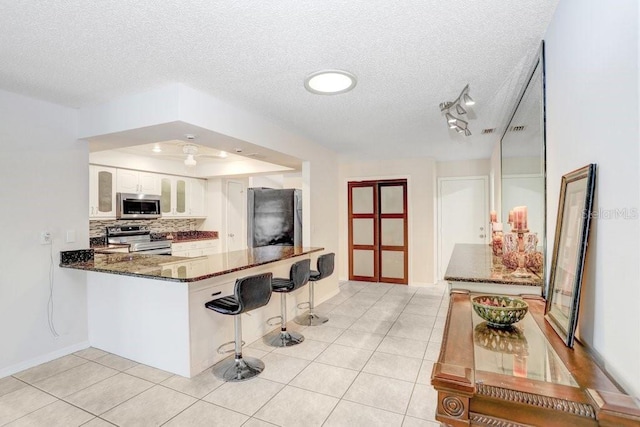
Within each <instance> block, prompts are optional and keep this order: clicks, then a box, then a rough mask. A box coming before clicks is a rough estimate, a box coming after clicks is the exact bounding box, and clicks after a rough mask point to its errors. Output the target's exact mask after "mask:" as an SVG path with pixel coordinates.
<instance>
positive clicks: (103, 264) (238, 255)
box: [60, 246, 323, 282]
mask: <svg viewBox="0 0 640 427" xmlns="http://www.w3.org/2000/svg"><path fill="white" fill-rule="evenodd" d="M322 250H323V248H314V247H293V246H265V247H261V248H253V249H245V250H240V251H233V252H225V253H221V254H215V255H208V256H202V257H197V258H184V257H176V256H166V255H141V254H135V253H114V254H101V253H95V252H94V251H93V250H92V249H88V250H79V251H66V252H61V257H60V259H61V262H60V267H63V268H72V269H76V270H85V271H97V272H101V273H111V274H119V275H125V276H134V277H143V278H147V279H158V280H166V281H170V282H196V281H199V280H204V279H208V278H210V277H215V276H222V275H224V274H228V273H233V272H235V271H240V270H245V269H248V268H252V267H257V266H259V265H263V264H269V263H272V262H276V261H281V260H285V259H289V258H295V257H298V256H302V255H307V254H310V253H313V252H319V251H322Z"/></svg>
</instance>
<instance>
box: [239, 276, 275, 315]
mask: <svg viewBox="0 0 640 427" xmlns="http://www.w3.org/2000/svg"><path fill="white" fill-rule="evenodd" d="M272 277H273V274H272V273H264V274H256V275H255V276H248V277H243V278H241V279H238V280H236V287H235V292H234V293H235V297H236V299H237V300H238V303H239V305H240V313H244V312H245V311H250V310H255V309H256V308H260V307H262V306H264V305H267V304H268V303H269V300H270V299H271V278H272Z"/></svg>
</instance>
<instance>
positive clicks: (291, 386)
mask: <svg viewBox="0 0 640 427" xmlns="http://www.w3.org/2000/svg"><path fill="white" fill-rule="evenodd" d="M444 291H445V285H444V284H438V285H434V286H430V287H425V288H415V287H407V286H400V285H389V284H381V283H363V282H345V283H342V284H341V285H340V294H338V295H337V296H335V297H333V298H332V299H330V300H329V301H327V302H325V303H324V304H322V305H321V306H319V307H318V310H317V311H318V312H320V313H323V314H326V315H327V316H328V317H329V318H330V320H329V322H328V323H326V324H324V325H322V326H314V327H301V326H299V325H295V324H293V323H291V324H290V325H291V326H290V327H291V328H292V329H295V330H297V331H300V332H301V333H302V334H303V335H304V336H305V338H306V339H305V341H304V342H303V343H302V344H300V345H297V346H294V347H288V348H277V349H274V348H272V347H268V346H266V345H265V344H263V342H262V341H261V340H258V341H256V342H254V343H251V344H249V345H248V346H246V347H245V349H244V352H245V354H247V355H250V356H254V357H259V358H261V359H262V360H263V361H264V363H265V365H266V368H265V370H264V372H263V373H262V374H261V375H260V376H259V377H257V378H254V379H252V380H249V381H245V382H241V383H223V382H221V381H219V380H218V379H216V378H215V377H214V376H213V375H212V374H211V372H210V370H207V371H205V372H203V373H202V374H200V375H198V376H197V377H195V378H191V379H188V378H183V377H180V376H176V375H172V374H170V373H168V372H164V371H161V370H158V369H155V368H151V367H149V366H145V365H141V364H138V363H136V362H133V361H131V360H127V359H123V358H121V357H119V356H116V355H113V354H109V353H106V352H104V351H102V350H98V349H95V348H88V349H86V350H82V351H79V352H77V353H74V354H71V355H68V356H64V357H61V358H59V359H56V360H53V361H51V362H48V363H44V364H42V365H39V366H36V367H33V368H30V369H27V370H26V371H23V372H20V373H17V374H15V375H13V376H10V377H6V378H2V379H0V426H4V425H8V426H47V427H49V426H61V427H70V426H80V425H82V426H88V427H100V426H112V425H117V426H160V425H163V426H225V427H226V426H245V427H258V426H274V425H275V426H305V427H306V426H349V427H356V426H366V427H370V426H404V427H419V426H429V427H433V426H437V425H439V424H438V423H437V422H436V421H435V419H434V412H435V406H436V393H435V391H434V389H433V388H432V387H431V386H430V385H429V377H430V375H431V368H432V366H433V362H434V361H435V360H436V359H437V356H438V352H439V348H440V341H441V339H442V332H443V327H444V320H445V315H446V311H447V307H448V296H447V294H446V293H445V292H444Z"/></svg>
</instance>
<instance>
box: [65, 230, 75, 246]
mask: <svg viewBox="0 0 640 427" xmlns="http://www.w3.org/2000/svg"><path fill="white" fill-rule="evenodd" d="M65 241H66V242H67V243H73V242H75V241H76V230H67V233H66V235H65Z"/></svg>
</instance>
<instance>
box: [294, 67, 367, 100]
mask: <svg viewBox="0 0 640 427" xmlns="http://www.w3.org/2000/svg"><path fill="white" fill-rule="evenodd" d="M356 82H357V79H356V76H354V75H353V74H351V73H349V72H348V71H343V70H321V71H316V72H315V73H311V74H309V75H308V76H307V78H306V79H304V87H305V88H306V89H307V90H308V91H309V92H311V93H315V94H317V95H337V94H339V93H345V92H349V91H350V90H351V89H353V88H354V87H356Z"/></svg>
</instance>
